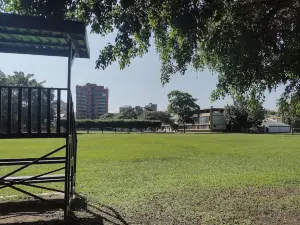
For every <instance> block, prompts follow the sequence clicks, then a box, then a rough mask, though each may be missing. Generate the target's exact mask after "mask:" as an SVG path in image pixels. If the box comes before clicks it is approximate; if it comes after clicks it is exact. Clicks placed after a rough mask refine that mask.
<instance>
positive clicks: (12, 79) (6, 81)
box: [0, 71, 55, 132]
mask: <svg viewBox="0 0 300 225" xmlns="http://www.w3.org/2000/svg"><path fill="white" fill-rule="evenodd" d="M44 83H45V81H43V82H38V81H37V80H36V79H34V75H33V74H28V75H25V74H24V73H23V72H15V73H14V74H13V75H5V74H4V73H3V72H1V71H0V86H14V87H43V84H44ZM37 92H38V91H37V89H33V90H32V99H31V101H32V102H31V104H32V106H31V107H32V109H31V110H32V118H31V122H32V128H33V129H37V113H38V105H39V104H38V93H37ZM18 93H19V91H18V90H17V89H15V88H14V89H13V91H12V127H13V129H14V127H15V126H16V124H17V118H18V113H17V112H18V110H17V109H18ZM1 95H2V96H1V105H2V111H1V112H0V113H1V127H0V128H1V129H0V130H1V131H2V132H6V128H7V118H8V117H7V114H8V89H7V88H3V89H2V91H1ZM53 99H54V95H53V94H52V95H51V101H53ZM46 106H47V93H46V92H45V91H44V90H42V95H41V107H42V111H41V121H42V124H45V121H46V120H47V111H46V110H45V109H46V108H47V107H46ZM50 109H51V112H50V113H51V114H50V119H53V118H54V114H55V112H54V109H53V107H51V108H50ZM27 112H28V89H24V90H23V93H22V124H23V125H26V124H27V121H28V116H27V115H28V114H27Z"/></svg>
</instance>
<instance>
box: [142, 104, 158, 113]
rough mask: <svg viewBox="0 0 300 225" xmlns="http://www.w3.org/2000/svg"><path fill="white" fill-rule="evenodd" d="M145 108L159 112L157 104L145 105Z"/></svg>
mask: <svg viewBox="0 0 300 225" xmlns="http://www.w3.org/2000/svg"><path fill="white" fill-rule="evenodd" d="M145 108H148V109H151V110H152V111H154V112H156V111H157V104H152V103H149V104H148V105H145Z"/></svg>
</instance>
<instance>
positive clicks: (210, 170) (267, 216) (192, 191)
mask: <svg viewBox="0 0 300 225" xmlns="http://www.w3.org/2000/svg"><path fill="white" fill-rule="evenodd" d="M62 144H63V141H61V140H50V139H48V140H28V139H27V140H1V151H0V158H12V157H19V156H20V155H22V156H24V157H36V156H39V155H43V154H44V153H45V152H47V151H46V150H50V149H54V148H56V147H60V145H62ZM299 148H300V137H299V136H298V135H295V136H291V135H245V134H234V135H230V134H185V135H184V134H83V135H79V156H78V173H77V191H78V192H80V193H82V194H84V195H85V196H87V197H88V198H89V199H90V200H91V201H93V202H97V203H99V204H104V205H108V206H111V207H113V208H114V209H116V210H117V211H118V212H119V213H120V214H121V215H122V216H123V217H124V218H125V220H126V221H128V223H129V224H131V223H138V224H141V223H142V224H180V223H182V224H230V225H232V224H300V216H299V215H300V186H299V184H300V167H299V162H300V160H299V159H300V152H299ZM5 170H6V169H5ZM44 170H45V168H41V169H40V171H44ZM36 171H37V169H36V168H32V169H28V170H26V171H24V172H23V174H30V173H32V172H36ZM4 172H5V171H4V168H0V173H1V174H2V173H4ZM10 194H14V192H12V191H10V190H8V189H7V190H1V192H0V195H10Z"/></svg>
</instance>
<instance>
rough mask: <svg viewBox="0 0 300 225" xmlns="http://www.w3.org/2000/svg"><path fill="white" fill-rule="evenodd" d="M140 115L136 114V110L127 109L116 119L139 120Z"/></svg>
mask: <svg viewBox="0 0 300 225" xmlns="http://www.w3.org/2000/svg"><path fill="white" fill-rule="evenodd" d="M137 118H138V115H137V114H136V112H135V110H134V108H132V107H131V108H125V109H123V111H122V112H121V113H119V114H117V116H116V119H128V120H129V119H137Z"/></svg>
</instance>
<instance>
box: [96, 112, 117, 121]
mask: <svg viewBox="0 0 300 225" xmlns="http://www.w3.org/2000/svg"><path fill="white" fill-rule="evenodd" d="M117 115H118V114H116V113H106V114H103V115H101V116H100V117H99V120H109V119H114V118H116V117H117Z"/></svg>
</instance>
